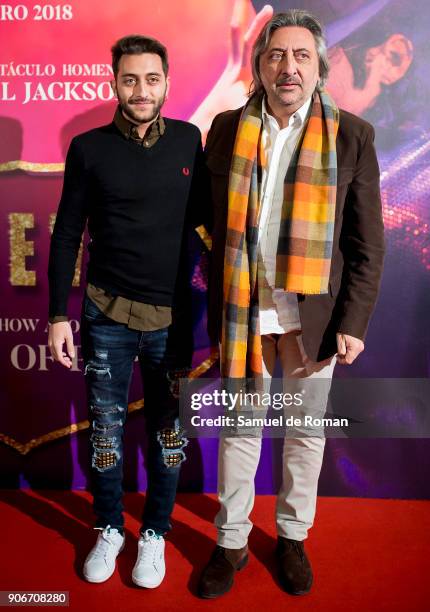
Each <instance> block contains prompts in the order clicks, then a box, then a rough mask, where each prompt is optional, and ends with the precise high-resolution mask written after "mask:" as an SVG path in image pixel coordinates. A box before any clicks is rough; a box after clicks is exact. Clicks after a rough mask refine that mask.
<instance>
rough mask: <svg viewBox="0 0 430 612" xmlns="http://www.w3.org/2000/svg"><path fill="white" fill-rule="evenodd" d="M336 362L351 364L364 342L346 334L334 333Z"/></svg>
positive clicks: (361, 349)
mask: <svg viewBox="0 0 430 612" xmlns="http://www.w3.org/2000/svg"><path fill="white" fill-rule="evenodd" d="M336 342H337V363H340V364H341V365H351V363H353V362H354V361H355V359H356V358H357V357H358V355H359V354H360V353H361V352H362V351H363V350H364V342H363V341H362V340H359V339H358V338H354V336H348V335H347V334H340V333H339V334H336Z"/></svg>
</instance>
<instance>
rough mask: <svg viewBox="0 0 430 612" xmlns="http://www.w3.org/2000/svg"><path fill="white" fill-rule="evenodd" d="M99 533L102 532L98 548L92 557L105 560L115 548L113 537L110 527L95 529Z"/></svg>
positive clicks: (98, 539)
mask: <svg viewBox="0 0 430 612" xmlns="http://www.w3.org/2000/svg"><path fill="white" fill-rule="evenodd" d="M94 529H97V530H98V531H101V534H100V536H101V537H98V538H97V542H96V546H95V548H94V550H93V554H92V557H93V558H94V559H97V558H99V557H103V558H105V557H106V555H107V553H108V552H109V549H110V547H111V546H113V544H114V541H113V535H111V534H110V533H109V530H110V525H107V527H94Z"/></svg>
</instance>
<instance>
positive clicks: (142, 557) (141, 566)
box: [131, 529, 166, 589]
mask: <svg viewBox="0 0 430 612" xmlns="http://www.w3.org/2000/svg"><path fill="white" fill-rule="evenodd" d="M137 547H138V549H137V561H136V564H135V566H134V568H133V573H132V575H131V578H132V580H133V582H134V584H137V585H138V586H141V587H146V588H147V589H155V588H156V587H158V586H159V585H160V584H161V583H162V582H163V578H164V575H165V573H166V564H165V562H164V547H165V542H164V538H163V536H161V535H156V534H155V531H153V530H152V529H147V530H146V531H145V532H144V534H143V535H141V536H140V538H139V542H138V544H137Z"/></svg>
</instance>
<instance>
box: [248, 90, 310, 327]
mask: <svg viewBox="0 0 430 612" xmlns="http://www.w3.org/2000/svg"><path fill="white" fill-rule="evenodd" d="M310 105H311V98H309V99H308V100H307V101H306V102H305V103H304V104H303V105H302V106H301V107H300V108H299V109H298V110H297V111H296V112H295V113H294V115H291V117H290V119H289V121H288V126H287V127H285V128H283V129H280V127H279V124H278V122H277V121H276V119H275V118H274V117H272V115H269V113H268V111H267V107H266V103H265V99H264V98H263V105H262V116H263V134H262V143H263V148H264V152H265V155H266V167H265V168H264V169H263V174H262V187H261V209H260V219H259V226H258V244H259V259H258V271H259V287H260V290H259V310H260V334H272V333H277V334H284V333H287V332H289V331H292V330H293V329H301V325H300V317H299V306H298V302H297V294H296V293H289V292H286V291H284V290H283V289H274V286H275V273H276V251H277V249H278V239H279V230H280V223H281V214H282V204H283V201H284V179H285V175H286V173H287V169H288V166H289V164H290V161H291V157H292V155H293V152H294V149H295V146H296V144H297V142H298V140H299V138H300V135H301V133H302V130H303V127H304V124H305V122H306V119H307V116H308V112H309V109H310Z"/></svg>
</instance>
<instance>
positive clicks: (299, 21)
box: [250, 9, 329, 95]
mask: <svg viewBox="0 0 430 612" xmlns="http://www.w3.org/2000/svg"><path fill="white" fill-rule="evenodd" d="M291 26H295V27H298V28H306V29H307V30H309V31H310V32H311V33H312V35H313V37H314V40H315V47H316V50H317V53H318V60H319V75H320V78H319V81H318V83H317V89H322V88H323V87H324V85H325V83H326V81H327V77H328V71H329V64H328V56H327V45H326V41H325V37H324V34H323V30H322V25H321V23H320V22H319V21H318V19H317V18H316V17H315V16H314V15H312V13H309V12H308V11H302V10H299V9H291V10H289V11H286V12H285V13H278V14H277V15H274V16H273V17H272V19H270V21H268V22H267V23H266V25H265V26H264V28H263V29H262V30H261V32H260V34H259V35H258V37H257V40H256V41H255V43H254V46H253V48H252V56H251V67H252V76H253V79H254V80H253V83H252V84H251V89H250V95H252V94H253V93H260V92H261V91H263V89H264V88H263V83H262V82H261V77H260V57H261V55H262V54H263V53H264V52H265V51H266V49H267V47H268V46H269V43H270V39H271V38H272V34H273V32H274V31H275V30H277V29H278V28H285V27H291Z"/></svg>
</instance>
